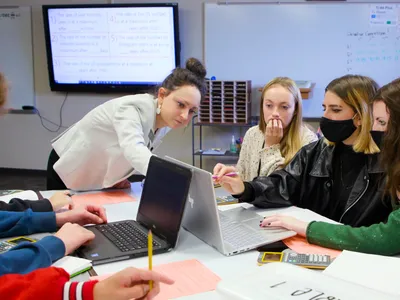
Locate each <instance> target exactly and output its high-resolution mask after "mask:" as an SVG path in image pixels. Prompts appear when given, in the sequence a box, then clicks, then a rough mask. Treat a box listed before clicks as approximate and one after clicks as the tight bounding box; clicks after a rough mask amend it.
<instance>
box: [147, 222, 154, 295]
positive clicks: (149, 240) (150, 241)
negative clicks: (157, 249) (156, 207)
mask: <svg viewBox="0 0 400 300" xmlns="http://www.w3.org/2000/svg"><path fill="white" fill-rule="evenodd" d="M147 248H148V249H147V251H148V256H149V270H150V271H151V270H152V269H153V234H152V233H151V229H150V230H149V235H148V238H147ZM149 286H150V291H151V290H152V289H153V280H150V281H149Z"/></svg>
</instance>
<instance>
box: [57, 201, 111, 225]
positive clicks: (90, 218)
mask: <svg viewBox="0 0 400 300" xmlns="http://www.w3.org/2000/svg"><path fill="white" fill-rule="evenodd" d="M100 211H101V207H99V206H96V205H86V206H80V207H76V208H74V209H72V210H68V211H65V212H60V213H58V214H56V224H57V226H58V227H61V226H62V225H64V224H65V223H68V222H70V223H77V224H79V225H86V224H103V223H106V222H107V218H105V219H104V218H102V217H101V213H100ZM103 213H104V212H103Z"/></svg>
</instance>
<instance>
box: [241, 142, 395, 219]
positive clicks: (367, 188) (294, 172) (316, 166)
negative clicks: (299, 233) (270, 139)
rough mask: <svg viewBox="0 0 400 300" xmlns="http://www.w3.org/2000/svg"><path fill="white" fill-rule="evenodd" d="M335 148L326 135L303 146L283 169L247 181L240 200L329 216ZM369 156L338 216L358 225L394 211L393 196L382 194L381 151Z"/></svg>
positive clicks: (263, 205) (256, 204)
mask: <svg viewBox="0 0 400 300" xmlns="http://www.w3.org/2000/svg"><path fill="white" fill-rule="evenodd" d="M334 151H335V147H334V146H328V145H327V144H326V143H325V142H324V140H323V139H320V140H319V141H317V142H314V143H311V144H309V145H306V146H304V147H303V148H302V149H300V151H299V152H298V153H297V155H296V156H295V157H294V158H293V160H292V161H291V162H290V163H289V164H288V165H287V166H286V167H285V168H284V169H282V170H278V171H275V172H273V173H271V174H270V175H269V176H261V177H257V178H255V179H254V180H253V181H251V182H245V191H244V193H243V194H242V195H241V196H240V197H239V198H240V201H241V202H249V203H251V204H253V205H254V206H256V207H260V208H277V207H286V206H291V205H295V206H298V207H301V208H307V209H310V210H312V211H314V212H316V213H318V214H320V215H323V216H329V215H330V212H329V211H328V210H329V209H330V206H329V200H330V198H331V194H332V185H333V172H332V160H333V153H334ZM367 156H368V159H367V160H366V161H367V162H366V164H365V166H364V167H363V168H362V170H361V172H360V174H359V175H358V177H357V180H356V182H355V184H354V186H353V188H352V190H351V192H350V195H349V198H348V200H347V203H346V206H345V210H344V213H343V214H342V216H341V217H340V219H339V220H337V221H339V222H341V223H343V224H346V225H351V226H355V227H359V226H368V225H371V224H375V223H379V222H382V221H385V220H386V219H387V217H388V215H389V214H390V212H391V211H392V210H391V205H390V198H389V197H388V196H386V197H383V188H384V184H385V182H384V176H385V174H384V172H383V170H382V169H380V167H379V164H378V155H377V154H372V155H367Z"/></svg>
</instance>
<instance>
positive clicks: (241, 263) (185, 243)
mask: <svg viewBox="0 0 400 300" xmlns="http://www.w3.org/2000/svg"><path fill="white" fill-rule="evenodd" d="M126 191H127V193H129V194H130V195H132V196H133V197H135V198H136V199H137V201H135V202H124V203H119V204H110V205H104V207H105V209H106V212H107V218H108V221H109V222H115V221H121V220H132V219H133V220H134V219H136V214H137V211H138V207H139V202H140V196H141V191H142V186H141V183H139V182H137V183H132V185H131V190H130V191H129V190H126ZM53 193H54V191H44V192H41V194H42V195H43V197H45V198H48V197H50V196H51V195H52V194H53ZM223 193H224V192H223V191H221V190H219V191H217V194H223ZM238 205H242V206H248V207H249V209H254V210H255V211H256V212H257V213H258V214H260V219H261V217H262V216H266V215H271V214H275V213H285V214H288V215H292V216H296V217H298V218H300V219H303V220H305V221H310V220H320V221H330V220H329V219H327V218H324V217H322V216H320V215H318V214H316V213H313V212H311V211H309V210H306V209H300V208H297V207H289V208H282V209H263V210H261V209H255V208H252V205H247V204H234V205H226V206H220V207H219V208H220V209H221V210H225V209H230V208H233V207H236V206H238ZM257 258H258V252H257V251H256V250H253V251H248V252H245V253H241V254H238V255H234V256H230V257H227V256H224V255H223V254H221V253H220V252H218V251H217V250H216V249H214V248H212V247H211V246H209V245H207V244H206V243H204V242H203V241H201V240H199V239H198V238H197V237H195V236H194V235H192V234H191V233H189V232H188V231H186V230H184V229H181V231H180V234H179V238H178V242H177V245H176V247H175V249H173V250H172V251H171V252H168V253H163V254H157V255H154V256H153V266H156V265H159V264H165V263H171V262H176V261H182V260H187V259H197V260H199V261H200V262H201V263H203V264H204V265H205V266H207V267H208V268H209V269H210V270H211V271H213V272H214V273H215V274H217V275H218V276H219V277H220V278H221V279H229V278H231V277H235V276H238V274H240V276H243V274H246V273H251V272H252V271H254V270H255V269H257V268H259V266H258V265H257ZM147 264H148V260H147V257H140V258H134V259H130V260H124V261H119V262H114V263H108V264H104V265H99V266H95V267H94V269H95V271H96V273H97V274H98V275H105V274H110V273H115V272H118V271H121V270H123V269H124V268H127V267H138V268H146V267H147Z"/></svg>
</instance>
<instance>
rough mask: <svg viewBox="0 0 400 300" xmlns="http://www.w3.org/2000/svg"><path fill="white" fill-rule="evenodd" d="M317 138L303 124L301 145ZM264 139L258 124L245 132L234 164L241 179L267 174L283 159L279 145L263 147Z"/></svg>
mask: <svg viewBox="0 0 400 300" xmlns="http://www.w3.org/2000/svg"><path fill="white" fill-rule="evenodd" d="M317 139H318V138H317V136H316V134H315V133H314V132H313V131H311V130H310V129H309V128H308V127H307V126H305V125H303V130H302V135H301V146H302V147H303V146H305V145H307V144H309V143H312V142H315V141H316V140H317ZM264 140H265V139H264V134H263V133H262V131H261V130H260V129H259V127H258V125H256V126H253V127H251V128H250V129H249V130H248V131H247V132H246V134H245V136H244V139H243V144H242V148H241V150H240V156H239V161H238V163H237V165H236V169H237V171H238V172H239V174H240V177H241V178H242V180H243V181H251V180H253V179H254V178H255V177H257V176H268V175H269V174H271V173H272V172H273V171H275V170H277V169H278V168H279V167H280V166H281V165H282V164H283V162H284V161H285V158H284V157H282V154H281V151H280V149H279V147H280V145H279V144H276V145H272V146H270V147H263V144H264ZM260 160H261V165H260ZM259 166H261V167H260V174H258V169H259Z"/></svg>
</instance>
